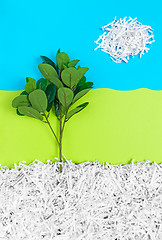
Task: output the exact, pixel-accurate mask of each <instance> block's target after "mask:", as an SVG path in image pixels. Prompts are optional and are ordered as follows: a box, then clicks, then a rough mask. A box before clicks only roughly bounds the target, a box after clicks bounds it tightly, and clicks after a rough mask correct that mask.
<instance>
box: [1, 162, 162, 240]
mask: <svg viewBox="0 0 162 240" xmlns="http://www.w3.org/2000/svg"><path fill="white" fill-rule="evenodd" d="M59 164H60V163H58V162H56V163H52V162H51V161H50V160H48V161H47V164H44V163H42V162H40V161H38V160H35V161H34V162H33V163H31V164H29V165H25V162H24V163H19V165H16V164H15V168H14V169H11V170H9V169H8V167H3V166H1V167H0V239H3V240H8V239H9V240H20V239H21V240H26V239H30V240H41V239H45V240H51V239H55V240H98V239H101V240H161V239H162V164H157V163H155V162H154V163H152V164H150V161H147V160H146V161H144V162H140V163H134V160H133V161H132V163H131V164H127V165H122V164H119V165H112V164H108V163H106V165H104V164H100V163H97V162H95V163H90V162H85V163H80V164H75V163H72V161H71V160H70V161H68V160H67V162H66V163H63V172H62V173H60V172H59V170H58V168H59Z"/></svg>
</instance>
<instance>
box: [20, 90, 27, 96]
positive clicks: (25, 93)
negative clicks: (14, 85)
mask: <svg viewBox="0 0 162 240" xmlns="http://www.w3.org/2000/svg"><path fill="white" fill-rule="evenodd" d="M20 95H28V93H27V92H26V91H23V92H22V93H20Z"/></svg>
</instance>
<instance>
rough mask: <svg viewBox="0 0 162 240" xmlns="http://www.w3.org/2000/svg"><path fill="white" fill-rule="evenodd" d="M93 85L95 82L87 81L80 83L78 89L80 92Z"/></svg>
mask: <svg viewBox="0 0 162 240" xmlns="http://www.w3.org/2000/svg"><path fill="white" fill-rule="evenodd" d="M92 87H93V82H85V83H83V84H80V85H79V86H78V91H79V92H80V91H82V90H84V89H87V88H92Z"/></svg>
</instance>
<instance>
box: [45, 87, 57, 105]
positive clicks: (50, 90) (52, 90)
mask: <svg viewBox="0 0 162 240" xmlns="http://www.w3.org/2000/svg"><path fill="white" fill-rule="evenodd" d="M45 93H46V96H47V100H48V103H51V102H52V101H53V100H54V98H55V95H56V86H55V85H54V84H53V83H51V84H49V85H48V87H47V88H46V91H45Z"/></svg>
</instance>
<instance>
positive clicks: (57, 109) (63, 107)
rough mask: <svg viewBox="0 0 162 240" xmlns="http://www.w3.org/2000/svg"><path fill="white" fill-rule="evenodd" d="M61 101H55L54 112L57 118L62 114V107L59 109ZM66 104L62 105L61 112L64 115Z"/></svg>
mask: <svg viewBox="0 0 162 240" xmlns="http://www.w3.org/2000/svg"><path fill="white" fill-rule="evenodd" d="M59 104H60V103H59V102H58V101H54V112H55V115H56V117H57V118H59V116H60V109H59ZM65 110H66V109H65V106H63V105H61V113H62V116H63V115H65Z"/></svg>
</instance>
